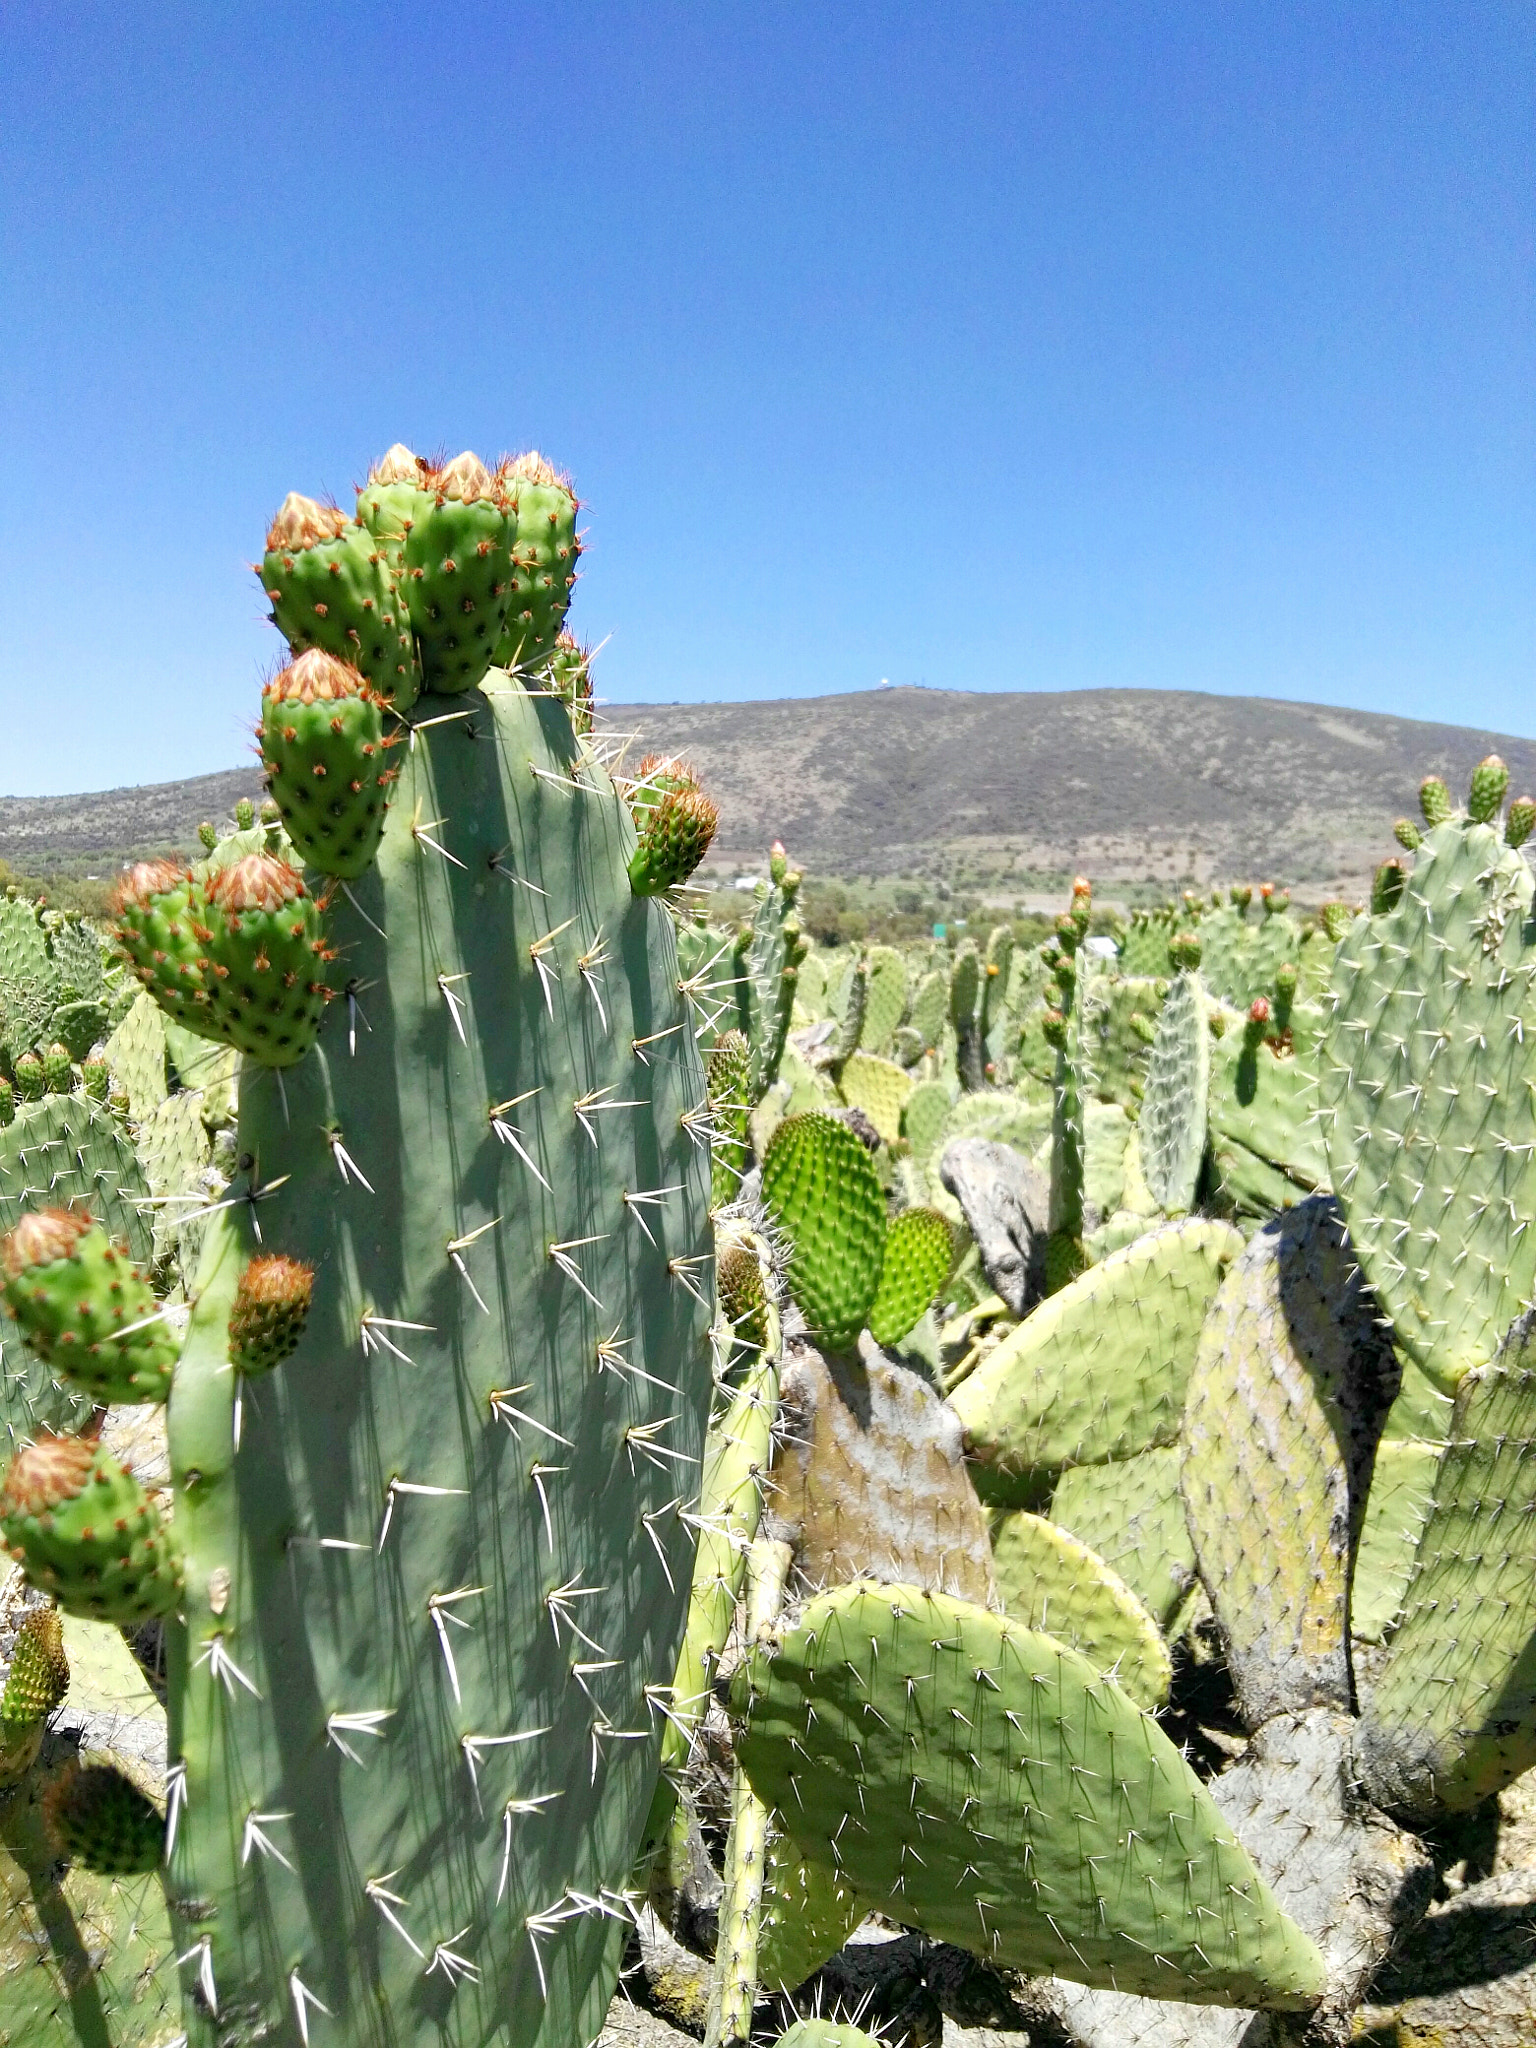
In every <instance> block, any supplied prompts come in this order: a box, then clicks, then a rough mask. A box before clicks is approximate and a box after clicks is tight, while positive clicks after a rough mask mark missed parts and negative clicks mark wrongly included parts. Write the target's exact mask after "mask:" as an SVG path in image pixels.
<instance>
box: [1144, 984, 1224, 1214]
mask: <svg viewBox="0 0 1536 2048" xmlns="http://www.w3.org/2000/svg"><path fill="white" fill-rule="evenodd" d="M1210 1072H1211V1034H1210V1030H1209V1028H1208V1027H1207V1025H1206V1021H1205V993H1204V990H1203V989H1202V987H1201V983H1200V976H1199V974H1198V973H1197V972H1186V973H1183V974H1180V975H1178V976H1177V977H1176V978H1175V980H1174V982H1173V985H1172V987H1171V988H1170V989H1169V991H1168V995H1167V998H1166V1000H1165V1001H1164V1003H1163V1008H1162V1014H1161V1015H1160V1016H1159V1018H1158V1020H1157V1034H1156V1036H1155V1037H1154V1039H1153V1041H1152V1057H1151V1059H1150V1060H1149V1061H1148V1064H1147V1088H1146V1094H1145V1096H1144V1097H1143V1099H1142V1105H1141V1170H1142V1172H1143V1174H1144V1175H1145V1176H1146V1182H1147V1186H1148V1188H1149V1189H1150V1190H1151V1192H1152V1197H1153V1199H1154V1201H1156V1203H1157V1205H1158V1207H1159V1208H1160V1209H1165V1210H1167V1211H1168V1212H1169V1213H1170V1214H1173V1215H1181V1214H1183V1213H1185V1212H1186V1211H1188V1210H1190V1209H1192V1208H1193V1207H1194V1203H1195V1185H1196V1183H1197V1182H1198V1180H1199V1178H1200V1162H1201V1160H1202V1159H1203V1158H1204V1156H1205V1120H1206V1102H1207V1099H1208V1095H1209V1088H1210Z"/></svg>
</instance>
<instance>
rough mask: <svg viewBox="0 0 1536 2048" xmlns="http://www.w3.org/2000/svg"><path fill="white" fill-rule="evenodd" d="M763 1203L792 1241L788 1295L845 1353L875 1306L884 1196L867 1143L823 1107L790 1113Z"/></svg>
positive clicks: (770, 1158) (772, 1154)
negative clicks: (794, 1114)
mask: <svg viewBox="0 0 1536 2048" xmlns="http://www.w3.org/2000/svg"><path fill="white" fill-rule="evenodd" d="M763 1202H764V1206H765V1207H766V1208H767V1210H768V1213H769V1215H770V1216H771V1217H772V1218H773V1221H774V1223H775V1224H776V1225H777V1227H778V1228H779V1229H780V1230H782V1231H783V1233H784V1235H785V1236H786V1237H787V1238H788V1239H789V1242H790V1247H791V1250H790V1258H789V1285H790V1292H791V1293H792V1294H793V1296H794V1298H795V1300H796V1301H797V1302H798V1303H799V1305H800V1308H801V1310H802V1311H803V1313H804V1315H805V1319H806V1322H807V1323H808V1324H809V1325H810V1328H811V1330H812V1333H813V1334H814V1335H815V1336H817V1337H818V1338H819V1339H820V1340H821V1341H822V1342H823V1343H824V1344H826V1345H828V1346H829V1347H830V1348H831V1349H832V1350H834V1351H841V1350H846V1349H847V1347H848V1346H849V1345H851V1344H852V1343H853V1342H854V1340H855V1338H856V1337H857V1336H858V1334H859V1332H860V1330H862V1329H863V1327H864V1324H865V1322H866V1320H867V1319H868V1316H869V1311H870V1309H871V1308H872V1306H873V1305H874V1301H875V1296H876V1294H877V1292H878V1290H879V1285H880V1269H881V1265H882V1263H883V1260H884V1254H885V1237H886V1223H885V1196H884V1194H883V1193H882V1191H881V1187H880V1181H879V1177H878V1176H877V1174H876V1172H875V1169H874V1166H873V1165H872V1164H871V1161H870V1157H869V1154H868V1152H866V1151H865V1149H864V1145H863V1143H862V1141H861V1140H860V1139H859V1138H858V1137H856V1136H855V1135H854V1133H853V1132H852V1131H851V1130H850V1129H849V1128H848V1126H847V1124H845V1123H842V1122H840V1121H839V1120H838V1118H836V1117H835V1116H829V1115H827V1114H826V1113H825V1112H824V1111H822V1110H814V1109H813V1110H806V1111H805V1112H804V1113H803V1114H802V1115H800V1116H791V1117H786V1118H785V1119H784V1121H783V1123H781V1124H780V1125H779V1127H778V1129H777V1130H776V1131H775V1132H774V1134H773V1136H772V1138H771V1139H770V1140H769V1142H768V1150H767V1153H766V1155H765V1157H764V1160H763Z"/></svg>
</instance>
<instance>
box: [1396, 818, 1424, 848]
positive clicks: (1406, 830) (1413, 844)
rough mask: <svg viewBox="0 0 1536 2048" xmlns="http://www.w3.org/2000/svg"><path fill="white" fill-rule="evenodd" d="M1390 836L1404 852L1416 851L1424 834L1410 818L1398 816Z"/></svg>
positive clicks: (1422, 840)
mask: <svg viewBox="0 0 1536 2048" xmlns="http://www.w3.org/2000/svg"><path fill="white" fill-rule="evenodd" d="M1392 837H1393V838H1394V839H1395V840H1396V841H1397V843H1398V845H1399V846H1400V847H1402V849H1403V851H1404V852H1405V853H1416V852H1417V851H1418V849H1419V848H1420V847H1421V846H1422V845H1423V844H1424V834H1423V833H1422V832H1421V831H1420V830H1419V828H1418V826H1417V825H1415V823H1414V822H1413V820H1412V818H1399V819H1398V821H1397V823H1396V824H1395V825H1394V826H1393V827H1392Z"/></svg>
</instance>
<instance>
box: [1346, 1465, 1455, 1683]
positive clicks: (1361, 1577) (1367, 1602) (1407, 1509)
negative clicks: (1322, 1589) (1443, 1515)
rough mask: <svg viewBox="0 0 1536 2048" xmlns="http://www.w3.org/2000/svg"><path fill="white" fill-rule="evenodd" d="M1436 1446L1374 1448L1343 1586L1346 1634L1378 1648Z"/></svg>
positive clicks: (1413, 1545) (1398, 1599)
mask: <svg viewBox="0 0 1536 2048" xmlns="http://www.w3.org/2000/svg"><path fill="white" fill-rule="evenodd" d="M1440 1452H1441V1446H1440V1445H1439V1444H1433V1443H1421V1442H1418V1441H1415V1440H1414V1439H1412V1438H1395V1437H1384V1438H1383V1439H1382V1441H1381V1442H1380V1443H1379V1444H1378V1445H1377V1446H1376V1465H1375V1469H1374V1470H1373V1472H1372V1473H1371V1491H1370V1494H1369V1496H1368V1497H1367V1500H1366V1503H1365V1520H1364V1523H1363V1524H1362V1526H1361V1530H1360V1541H1359V1544H1358V1546H1357V1547H1356V1550H1355V1569H1354V1574H1353V1576H1352V1578H1351V1579H1350V1582H1349V1629H1350V1634H1351V1635H1353V1636H1355V1637H1357V1638H1358V1639H1359V1640H1360V1641H1361V1642H1366V1643H1379V1642H1380V1641H1381V1640H1382V1638H1383V1637H1384V1636H1385V1635H1386V1633H1387V1630H1388V1629H1389V1628H1390V1627H1391V1626H1392V1623H1393V1622H1394V1621H1395V1620H1396V1619H1397V1616H1398V1614H1399V1612H1400V1611H1401V1608H1402V1604H1403V1600H1404V1598H1405V1596H1406V1595H1407V1591H1408V1587H1409V1583H1410V1581H1411V1580H1412V1578H1413V1561H1414V1557H1415V1555H1416V1554H1417V1551H1418V1547H1419V1538H1420V1536H1421V1535H1422V1534H1423V1531H1424V1524H1425V1523H1426V1522H1427V1521H1428V1520H1429V1510H1430V1507H1431V1504H1432V1503H1433V1500H1434V1493H1435V1471H1436V1468H1437V1467H1438V1465H1439V1463H1440Z"/></svg>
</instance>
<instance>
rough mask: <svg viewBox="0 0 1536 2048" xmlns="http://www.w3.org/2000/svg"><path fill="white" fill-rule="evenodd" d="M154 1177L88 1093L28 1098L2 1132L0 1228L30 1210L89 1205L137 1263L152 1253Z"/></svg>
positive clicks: (113, 1120) (11, 1226)
mask: <svg viewBox="0 0 1536 2048" xmlns="http://www.w3.org/2000/svg"><path fill="white" fill-rule="evenodd" d="M149 1194H150V1189H149V1184H148V1182H147V1181H146V1180H145V1177H144V1174H143V1171H142V1169H141V1167H140V1165H139V1159H138V1155H137V1153H136V1152H135V1150H134V1147H133V1146H132V1144H130V1142H129V1140H128V1138H127V1137H126V1136H125V1135H124V1132H123V1129H122V1126H121V1125H120V1124H119V1123H118V1121H117V1119H116V1117H114V1116H113V1115H112V1114H111V1112H110V1111H108V1110H105V1109H102V1108H100V1107H98V1105H97V1104H96V1103H94V1102H91V1101H89V1100H88V1099H87V1098H86V1097H85V1096H83V1095H50V1096H48V1097H47V1098H46V1099H45V1100H44V1101H42V1102H30V1103H23V1104H22V1106H21V1108H20V1109H19V1110H18V1111H17V1113H16V1116H15V1118H14V1120H13V1121H12V1122H11V1123H10V1124H8V1125H7V1126H6V1127H5V1129H4V1130H3V1131H0V1231H8V1230H14V1229H15V1227H16V1225H17V1224H18V1223H19V1222H20V1221H21V1219H22V1217H23V1216H24V1215H25V1214H26V1212H27V1211H28V1210H29V1209H33V1208H36V1207H38V1206H39V1205H40V1204H43V1203H47V1204H50V1205H54V1206H57V1207H60V1208H62V1207H64V1206H65V1205H66V1204H69V1205H71V1206H74V1207H83V1206H86V1205H88V1206H89V1207H90V1209H91V1211H92V1213H93V1214H94V1215H95V1216H96V1217H98V1218H99V1220H100V1221H101V1223H102V1225H103V1226H104V1228H105V1229H106V1231H107V1233H108V1235H109V1236H111V1237H114V1238H116V1239H117V1240H118V1241H119V1242H120V1243H123V1244H125V1245H127V1247H128V1250H129V1253H130V1255H131V1256H132V1258H133V1259H134V1260H135V1262H136V1263H137V1264H139V1265H141V1266H147V1265H148V1264H149V1262H150V1260H151V1257H152V1256H153V1241H152V1238H151V1234H150V1224H149V1216H148V1204H149Z"/></svg>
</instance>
